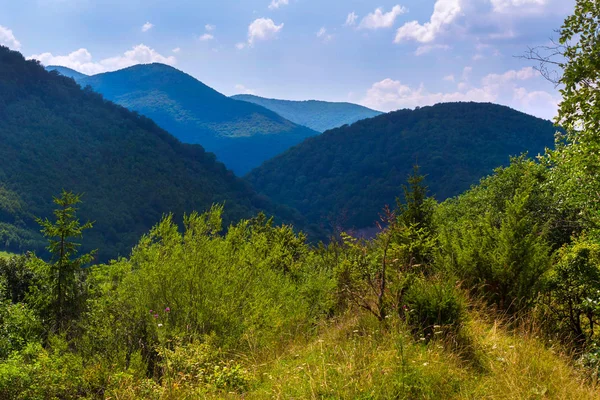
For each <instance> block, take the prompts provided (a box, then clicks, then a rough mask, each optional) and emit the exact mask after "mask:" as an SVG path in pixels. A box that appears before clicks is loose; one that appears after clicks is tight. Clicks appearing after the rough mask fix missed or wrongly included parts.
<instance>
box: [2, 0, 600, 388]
mask: <svg viewBox="0 0 600 400" xmlns="http://www.w3.org/2000/svg"><path fill="white" fill-rule="evenodd" d="M598 26H600V5H598V4H597V2H595V1H592V0H577V2H576V8H575V10H574V13H573V15H572V16H570V17H568V18H567V19H566V21H565V23H564V25H563V26H562V28H561V30H560V32H559V34H560V41H559V43H560V46H561V47H558V48H557V49H554V51H552V50H551V54H550V55H549V57H550V58H545V57H544V58H542V61H543V62H554V63H556V64H555V65H557V67H558V68H560V77H559V81H560V84H561V86H562V91H561V93H562V95H563V99H562V102H561V104H560V109H559V115H558V117H557V119H556V121H555V122H556V123H557V125H559V126H561V127H562V128H563V130H562V131H560V132H559V133H558V134H557V137H556V145H555V147H554V149H548V150H547V151H545V152H544V153H542V154H541V155H540V157H539V158H536V159H532V158H528V157H527V156H525V155H516V156H515V157H513V158H511V160H510V163H508V164H507V165H506V166H503V167H498V168H496V169H495V170H494V171H492V172H491V173H490V174H489V176H487V177H484V178H483V179H481V180H480V181H479V183H478V184H476V185H474V186H472V187H471V188H469V189H468V190H466V191H465V192H463V193H462V194H460V195H458V196H456V197H453V198H450V199H447V200H445V201H443V202H441V203H440V202H438V201H437V200H436V199H435V198H434V197H432V196H431V194H430V192H429V191H428V189H427V185H428V178H427V177H424V176H423V174H422V173H423V170H424V168H423V169H422V170H421V169H420V168H419V167H418V166H414V167H413V169H412V170H411V171H409V173H408V174H407V176H406V177H405V185H404V187H403V188H402V189H399V190H398V191H397V196H398V197H399V200H398V201H397V202H395V203H391V204H390V206H389V207H385V208H383V209H382V210H381V212H380V214H381V219H380V224H379V232H378V234H377V235H376V237H375V238H374V239H372V240H366V239H361V238H358V237H354V236H352V235H350V234H348V233H341V234H339V235H337V236H335V237H332V238H331V241H330V242H329V243H327V244H324V243H322V244H319V245H309V244H307V243H306V237H305V235H304V234H301V233H296V232H294V230H293V228H292V227H291V226H289V225H277V224H275V223H274V222H273V221H272V220H271V219H269V218H268V217H266V216H265V215H264V214H257V215H255V216H253V217H251V218H247V219H244V220H241V221H239V222H236V223H233V224H224V223H223V219H222V216H223V207H222V206H220V205H215V206H212V207H211V208H210V209H208V210H207V211H204V212H200V213H197V212H192V213H189V214H187V215H186V217H185V218H184V222H183V224H178V223H177V222H176V221H174V220H173V218H172V217H170V216H166V217H165V218H163V219H162V220H161V222H159V223H158V224H156V225H155V226H154V227H153V228H152V229H150V230H149V231H148V233H146V234H145V235H144V236H143V237H142V238H141V239H140V240H139V242H138V243H137V245H136V246H135V247H134V248H133V250H132V251H131V254H130V256H129V257H121V258H119V259H118V260H114V261H112V262H110V263H108V264H97V263H95V262H93V258H94V253H93V252H91V253H88V252H83V251H79V252H78V251H77V249H78V246H77V244H78V242H79V240H80V239H81V237H83V238H84V239H85V237H86V236H89V235H91V234H93V232H94V230H95V229H97V228H96V225H95V224H93V223H84V222H83V221H86V220H87V217H88V216H87V215H86V214H87V213H88V212H90V210H89V209H86V208H85V197H80V196H79V195H78V194H76V193H73V192H70V191H68V190H66V191H63V192H61V193H57V195H56V197H55V199H54V204H53V207H54V208H55V212H54V214H53V215H52V216H51V217H49V218H45V219H38V221H37V222H38V223H39V224H40V229H41V232H42V234H43V236H44V240H46V241H47V243H48V249H49V250H48V251H49V252H50V254H51V255H52V256H53V257H52V258H51V260H50V261H44V260H42V259H40V258H38V257H37V256H36V254H35V253H31V252H30V253H27V254H24V255H10V254H5V253H0V300H1V301H0V398H2V399H34V400H37V399H61V400H62V399H82V398H83V399H132V400H133V399H169V400H170V399H199V398H214V399H223V398H225V399H272V398H280V399H304V398H310V399H316V398H330V399H515V400H516V399H577V400H579V399H598V398H599V397H600V383H599V377H600V331H599V329H598V324H599V323H600V232H599V226H600V225H599V223H600V212H599V211H600V207H599V201H598V193H600V180H599V179H598V171H599V169H598V167H599V164H598V163H599V161H598V148H599V147H600V139H599V135H598V131H599V129H600V123H599V122H598V119H597V115H598V114H599V113H600V102H599V101H598V98H597V97H598V96H599V94H598V90H597V88H598V85H599V84H600V78H599V76H600V75H599V73H598V72H599V66H598V65H599V64H598V63H597V57H598V54H600V41H598V40H597V35H598ZM543 50H544V49H542V50H540V52H541V51H543ZM546 50H547V49H546ZM554 52H556V53H558V54H559V55H560V58H559V59H558V61H557V59H554V58H552V53H554ZM0 54H2V58H0V68H2V69H1V70H0V72H3V74H2V75H0V76H2V77H3V76H5V74H6V72H7V71H8V72H10V71H12V70H13V69H12V68H10V67H7V65H8V66H10V65H11V64H10V62H9V61H11V60H12V62H13V63H15V64H17V65H20V66H21V67H20V68H23V67H26V68H27V69H28V70H30V74H31V75H29V76H28V78H29V79H27V80H26V81H27V82H28V84H30V85H31V86H32V87H30V88H29V90H31V91H33V92H34V93H38V91H39V90H40V87H41V88H44V87H50V88H53V87H54V86H52V85H51V84H50V83H52V82H70V83H69V85H74V82H73V81H71V80H65V79H66V78H58V76H57V75H50V76H51V79H48V78H47V77H46V76H47V75H44V74H42V72H41V71H42V69H41V67H40V66H39V65H38V64H36V63H35V62H28V63H24V61H23V60H22V58H21V57H20V56H19V55H18V54H17V53H10V52H8V51H6V50H3V51H2V53H0ZM538 54H539V53H538ZM5 60H8V61H5ZM9 76H11V79H9V80H6V81H7V82H8V81H13V80H16V81H19V80H20V79H21V78H19V77H20V75H18V74H14V73H13V74H12V75H9ZM34 77H37V80H35V79H33V78H34ZM39 77H42V78H39ZM44 77H46V78H44ZM0 82H3V81H0ZM582 83H583V84H582ZM61 85H62V84H61ZM69 85H67V86H66V87H67V88H69V87H71V86H69ZM5 87H6V88H10V90H9V91H8V92H9V93H11V90H12V91H15V90H16V89H15V85H12V86H8V85H5ZM5 87H3V89H4V88H5ZM61 87H62V86H61ZM2 91H4V90H2ZM74 93H79V92H77V91H74ZM80 96H84V95H80ZM85 96H88V94H85ZM94 96H97V95H94ZM82 98H85V97H79V100H81V99H82ZM94 98H97V99H99V100H98V102H100V98H99V97H94ZM43 100H44V97H40V98H39V99H37V101H40V102H41V101H43ZM53 100H54V103H53V104H55V105H56V106H57V107H59V108H60V106H59V104H62V103H59V99H57V98H53ZM32 101H33V100H32ZM62 101H64V102H66V104H70V103H69V97H68V96H67V97H66V98H65V99H63V100H62ZM80 103H83V102H82V101H80ZM11 104H13V100H12V98H10V101H6V103H2V106H3V107H7V106H10V105H11ZM102 104H105V103H102ZM466 106H468V104H467V105H456V104H451V105H448V107H450V109H454V110H456V109H457V107H459V108H460V107H466ZM471 106H472V107H474V109H475V110H479V111H478V112H481V109H484V108H488V109H489V108H490V106H489V105H477V104H471ZM104 107H106V109H107V110H116V111H119V110H120V112H122V113H123V114H124V115H128V116H130V115H131V114H130V113H128V112H126V111H124V110H121V109H120V108H116V107H115V106H113V105H110V104H109V105H106V104H105V106H104ZM442 109H443V107H442ZM432 110H433V111H436V110H440V107H432V108H428V109H425V112H433V111H432ZM500 110H504V111H505V113H504V114H503V115H505V116H506V117H508V116H510V114H511V113H512V114H513V115H514V118H516V120H518V118H517V116H518V115H519V114H518V113H514V112H512V111H510V110H506V109H504V108H501V109H500ZM116 111H115V112H116ZM419 111H421V110H417V111H415V113H416V115H418V112H419ZM508 111H510V112H509V113H508V114H509V115H506V112H508ZM403 113H405V114H407V112H404V111H403V112H400V114H401V115H402V114H403ZM84 115H85V114H84ZM393 115H394V114H392V116H393ZM408 115H410V114H408ZM88 117H91V116H88ZM463 118H466V117H465V116H463ZM521 118H525V117H521ZM142 121H146V120H144V119H142ZM380 121H386V120H385V119H382V120H380ZM490 121H496V122H498V119H497V118H495V119H490ZM145 123H148V124H150V122H148V121H146V122H145ZM540 123H541V122H540ZM359 124H360V123H359ZM544 124H545V123H544ZM535 126H536V125H535V124H533V127H535ZM154 129H156V128H154ZM158 132H162V131H158ZM334 132H335V131H334ZM450 132H452V130H451V129H450ZM514 132H521V134H522V135H524V133H523V131H520V130H515V131H514ZM514 135H516V133H514ZM529 139H530V140H531V138H529ZM71 140H76V138H71ZM192 149H195V147H192ZM382 157H383V156H382ZM371 195H372V196H373V197H377V196H378V193H376V192H374V193H372V194H371ZM4 197H6V198H7V199H10V198H11V197H10V195H6V196H4ZM81 201H84V202H83V203H82V202H81ZM7 202H8V203H9V204H12V202H11V201H7ZM99 223H100V221H98V222H97V223H96V224H99Z"/></svg>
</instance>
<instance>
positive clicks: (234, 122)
mask: <svg viewBox="0 0 600 400" xmlns="http://www.w3.org/2000/svg"><path fill="white" fill-rule="evenodd" d="M78 83H79V84H80V85H82V86H87V85H89V86H91V87H92V88H93V89H94V90H95V91H97V92H98V93H101V94H102V95H103V96H104V97H105V98H107V99H108V100H111V101H113V102H115V103H117V104H120V105H122V106H123V107H126V108H128V109H130V110H134V111H137V112H139V113H140V114H143V115H145V116H146V117H149V118H151V119H153V120H154V121H155V122H156V123H157V124H158V125H159V126H161V127H162V128H164V129H166V130H167V131H169V132H171V133H172V134H173V135H175V136H176V137H177V138H178V139H179V140H181V141H183V142H184V143H192V144H201V145H202V146H204V147H205V148H206V149H207V150H209V151H211V152H213V153H215V154H216V155H217V157H218V159H219V160H220V161H222V162H224V163H225V165H227V167H229V168H231V169H232V170H233V171H234V172H236V173H237V174H240V175H243V174H245V173H247V172H249V171H250V170H251V169H252V168H254V167H257V166H258V165H260V164H261V163H262V162H264V161H266V160H267V159H269V158H271V157H274V156H276V155H277V154H280V153H282V152H283V151H285V150H287V149H288V148H290V147H292V146H294V145H296V144H298V143H300V142H302V141H303V140H304V139H306V138H307V137H310V136H314V135H317V134H318V132H316V131H313V130H311V129H309V128H306V127H304V126H299V125H296V124H294V123H293V122H291V121H289V120H287V119H285V118H284V117H282V116H280V115H279V114H277V113H275V112H273V111H271V110H269V109H267V108H265V107H262V106H260V105H257V104H252V103H248V102H241V101H236V100H233V99H231V98H229V97H227V96H225V95H223V94H221V93H219V92H217V91H216V90H214V89H212V88H211V87H209V86H207V85H206V84H204V83H203V82H201V81H199V80H198V79H196V78H194V77H193V76H191V75H189V74H186V73H185V72H182V71H180V70H178V69H177V68H175V67H172V66H170V65H166V64H160V63H152V64H139V65H134V66H132V67H128V68H125V69H122V70H119V71H114V72H106V73H102V74H98V75H94V76H90V77H86V78H83V79H80V80H78Z"/></svg>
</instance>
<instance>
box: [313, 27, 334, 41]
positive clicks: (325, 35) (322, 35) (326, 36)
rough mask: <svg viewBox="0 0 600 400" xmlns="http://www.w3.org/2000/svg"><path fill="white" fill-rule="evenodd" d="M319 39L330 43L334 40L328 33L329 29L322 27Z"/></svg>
mask: <svg viewBox="0 0 600 400" xmlns="http://www.w3.org/2000/svg"><path fill="white" fill-rule="evenodd" d="M317 37H318V38H321V39H323V42H330V41H331V40H332V39H333V35H331V34H328V33H327V29H325V27H322V28H321V29H319V31H318V32H317Z"/></svg>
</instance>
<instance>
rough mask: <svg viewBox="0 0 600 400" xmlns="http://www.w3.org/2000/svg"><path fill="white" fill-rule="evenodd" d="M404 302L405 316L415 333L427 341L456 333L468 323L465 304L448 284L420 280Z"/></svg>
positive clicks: (450, 284) (439, 281) (449, 283)
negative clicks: (443, 334) (435, 336)
mask: <svg viewBox="0 0 600 400" xmlns="http://www.w3.org/2000/svg"><path fill="white" fill-rule="evenodd" d="M404 301H405V304H404V306H403V309H404V315H405V317H406V320H407V322H408V323H409V325H410V326H411V327H412V330H413V333H414V334H415V335H417V336H419V337H421V338H424V339H425V340H426V341H429V340H431V339H432V338H433V336H434V335H436V334H442V333H457V332H458V331H459V329H460V328H461V326H462V324H463V322H464V320H465V315H466V310H465V301H464V299H463V297H462V296H461V294H460V293H459V292H458V290H457V289H456V287H455V286H454V285H452V283H451V282H449V281H447V280H442V279H437V278H433V279H424V278H421V279H417V280H415V281H414V282H413V284H412V285H411V286H410V288H409V289H408V291H407V293H406V296H405V297H404Z"/></svg>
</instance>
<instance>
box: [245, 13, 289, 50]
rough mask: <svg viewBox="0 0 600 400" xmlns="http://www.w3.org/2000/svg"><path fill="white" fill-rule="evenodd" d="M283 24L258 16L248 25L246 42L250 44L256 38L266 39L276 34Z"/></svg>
mask: <svg viewBox="0 0 600 400" xmlns="http://www.w3.org/2000/svg"><path fill="white" fill-rule="evenodd" d="M282 29H283V24H280V25H276V24H275V22H273V20H272V19H270V18H259V19H257V20H255V21H254V22H252V23H251V24H250V26H249V27H248V44H249V45H250V46H252V45H253V44H254V42H255V41H257V40H268V39H272V38H274V37H276V36H277V33H278V32H279V31H281V30H282Z"/></svg>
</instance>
